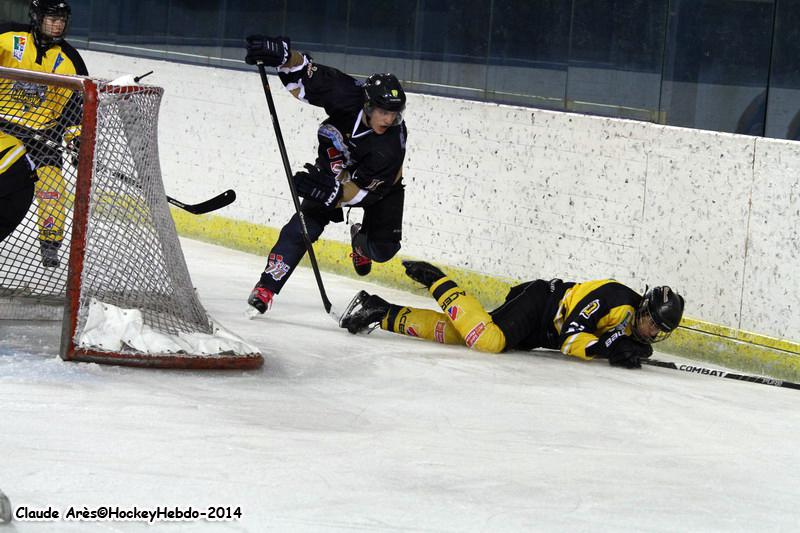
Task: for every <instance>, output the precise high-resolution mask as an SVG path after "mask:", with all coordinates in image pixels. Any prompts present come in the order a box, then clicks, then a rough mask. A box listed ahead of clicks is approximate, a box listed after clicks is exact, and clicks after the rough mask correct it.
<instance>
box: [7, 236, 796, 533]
mask: <svg viewBox="0 0 800 533" xmlns="http://www.w3.org/2000/svg"><path fill="white" fill-rule="evenodd" d="M182 242H183V246H184V252H185V254H186V256H187V260H188V263H189V268H190V270H191V272H192V276H193V280H194V283H195V285H196V287H197V288H198V292H199V294H200V297H201V300H202V301H203V303H204V304H205V305H206V307H207V308H208V310H209V312H210V313H211V314H212V316H214V317H215V318H216V319H217V320H218V321H219V322H221V323H222V324H224V325H225V326H227V327H228V328H229V329H232V330H234V331H236V332H237V333H239V334H240V335H242V336H244V337H245V338H246V339H247V340H249V341H251V342H253V343H255V344H257V345H258V346H259V347H260V348H261V349H262V351H263V353H264V356H265V361H266V362H265V365H264V367H263V368H262V369H261V370H258V371H250V372H238V371H237V372H213V371H212V372H188V371H159V370H145V369H131V368H120V367H111V366H98V365H94V364H75V363H66V362H63V361H61V360H60V359H59V358H58V356H57V355H56V352H57V338H58V332H57V331H55V329H54V330H53V331H52V332H49V333H43V332H41V331H39V330H34V329H31V328H25V327H14V328H12V327H9V326H6V325H0V327H2V328H4V331H3V332H1V333H0V346H2V347H0V405H1V406H2V411H1V412H0V458H2V462H1V463H0V489H2V490H3V491H4V492H5V493H6V494H7V495H8V496H9V498H10V499H11V502H12V504H13V505H14V507H23V506H24V507H27V508H28V509H31V510H34V509H36V510H43V509H48V508H50V509H57V510H59V511H60V512H62V513H63V512H65V511H66V510H68V509H69V508H70V507H74V508H76V509H79V510H83V509H84V508H86V509H89V510H91V509H94V508H96V507H98V506H102V505H105V506H119V507H120V508H123V509H132V508H134V507H136V508H138V509H154V508H156V507H157V506H164V507H170V508H174V507H179V508H181V509H187V508H189V507H190V506H191V507H192V508H193V509H197V510H201V511H204V510H206V509H207V508H209V507H224V508H228V507H229V508H231V509H232V510H234V509H236V508H239V509H240V510H241V518H240V519H238V520H235V521H227V522H208V521H204V520H198V521H189V522H179V523H169V524H167V523H158V524H156V525H155V526H151V525H148V524H146V523H145V522H92V523H87V522H66V521H63V520H59V521H55V522H45V523H36V522H22V521H18V520H15V521H13V522H11V523H9V524H0V532H2V533H5V532H7V531H8V532H12V531H14V532H29V531H139V530H142V531H144V530H147V531H151V530H153V528H154V527H155V528H156V529H158V530H162V529H163V530H166V531H231V532H242V531H252V532H257V531H381V532H382V531H387V532H391V531H431V532H478V531H637V532H641V531H660V532H674V531H726V532H730V531H748V532H751V531H796V530H797V528H798V523H800V481H798V480H800V460H798V459H799V457H798V442H799V441H800V430H799V429H798V428H800V409H799V408H798V406H799V405H800V394H798V392H797V391H792V390H788V389H780V388H776V387H769V386H764V385H759V384H751V383H744V382H738V381H731V380H720V379H715V378H711V377H708V376H700V375H690V374H685V373H681V372H676V371H673V370H669V369H662V368H655V367H645V368H643V369H641V370H638V371H631V370H625V369H618V368H612V367H609V366H608V364H607V363H606V362H605V361H593V362H582V361H578V360H573V359H568V358H566V357H564V356H561V355H560V354H557V353H552V352H540V353H511V354H505V355H501V356H488V355H482V354H479V353H473V352H471V351H469V350H467V349H466V348H460V347H447V346H440V345H436V344H433V343H427V342H424V341H418V340H416V339H409V338H402V337H400V336H397V335H392V334H389V333H385V332H382V331H376V332H374V333H373V334H371V335H359V336H353V335H350V334H348V333H347V332H345V331H344V330H340V329H338V327H337V325H336V324H335V322H334V321H333V320H331V318H330V317H329V316H328V315H327V314H326V313H325V312H324V310H323V308H322V304H321V301H320V297H319V293H318V292H317V288H316V285H315V283H314V279H313V275H312V273H311V272H310V271H309V270H305V269H303V270H299V271H298V272H297V273H296V274H295V276H294V277H293V279H292V280H291V282H290V283H289V284H288V285H287V287H286V289H285V290H284V292H283V293H282V294H281V295H280V296H279V297H278V299H277V300H276V304H275V306H274V308H273V310H272V311H271V312H270V313H269V314H268V316H266V317H265V318H258V319H255V320H247V319H246V318H245V316H244V310H245V303H244V302H245V299H246V297H247V294H248V292H249V290H250V288H251V286H252V285H253V283H254V282H255V281H256V279H257V277H258V274H259V272H260V271H261V269H262V268H263V261H264V260H263V258H261V257H258V256H254V255H248V254H244V253H240V252H236V251H231V250H228V249H224V248H219V247H215V246H211V245H208V244H203V243H199V242H195V241H189V240H184V241H182ZM323 276H324V279H325V283H326V288H327V290H328V292H329V296H330V298H331V300H332V301H333V302H334V305H335V306H337V307H339V308H340V309H341V308H342V307H343V306H344V305H346V303H347V302H348V301H349V299H350V298H351V297H352V296H353V294H355V292H357V290H359V289H361V288H365V289H367V290H369V291H376V292H378V293H379V294H381V295H384V296H385V297H387V299H389V300H390V301H393V302H396V303H410V304H415V305H426V306H431V307H433V305H434V302H433V301H432V300H431V299H429V298H426V297H424V295H422V293H420V294H408V293H403V292H399V291H395V290H390V289H385V288H382V287H377V286H374V285H370V284H368V283H365V282H363V281H361V280H354V279H349V278H342V277H337V276H333V275H329V274H324V273H323ZM656 355H657V356H658V357H660V358H662V359H667V360H675V361H677V360H678V359H677V358H675V357H673V356H670V355H667V354H656Z"/></svg>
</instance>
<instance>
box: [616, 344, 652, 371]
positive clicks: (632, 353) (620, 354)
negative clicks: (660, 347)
mask: <svg viewBox="0 0 800 533" xmlns="http://www.w3.org/2000/svg"><path fill="white" fill-rule="evenodd" d="M612 348H613V349H612V350H611V352H610V353H609V355H608V364H610V365H611V366H622V367H625V368H641V367H642V362H641V360H642V359H647V358H648V357H650V356H651V355H653V347H652V346H650V345H649V344H643V343H641V342H637V341H635V340H633V339H631V338H630V337H628V336H622V337H620V338H619V339H618V340H617V341H616V342H615V343H614V346H613V347H612Z"/></svg>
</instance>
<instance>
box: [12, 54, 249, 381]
mask: <svg viewBox="0 0 800 533" xmlns="http://www.w3.org/2000/svg"><path fill="white" fill-rule="evenodd" d="M162 94H163V89H161V88H159V87H153V86H144V85H130V84H125V85H116V84H114V83H113V82H112V83H109V82H106V81H104V80H99V79H92V78H85V77H72V76H61V75H55V74H45V73H39V72H31V71H26V70H19V69H11V68H3V67H0V132H2V133H5V134H7V135H12V136H15V137H17V138H18V139H19V140H20V141H22V142H23V144H25V146H26V149H27V153H28V156H29V157H30V159H31V160H32V161H33V163H34V164H35V165H36V166H37V171H36V172H37V176H38V178H39V182H38V184H37V192H36V199H35V201H34V203H33V205H32V206H31V208H30V210H29V211H28V214H27V216H26V218H25V219H24V220H23V222H22V223H21V224H20V225H19V227H18V228H17V229H16V230H15V231H14V233H12V234H11V235H9V237H8V238H7V239H5V240H4V241H3V242H2V243H0V320H3V319H6V320H9V319H10V320H42V319H46V318H51V317H53V318H56V319H58V318H61V319H62V335H61V348H60V355H61V357H62V358H63V359H65V360H68V361H82V362H95V363H108V364H118V365H128V366H142V367H159V368H186V369H251V368H258V367H260V366H261V365H262V364H263V357H262V356H261V354H260V353H259V351H258V349H257V348H255V347H254V346H252V345H250V344H248V343H247V342H245V341H244V340H242V339H241V338H239V337H237V336H236V335H234V334H232V333H231V332H229V331H227V330H225V329H224V328H222V327H221V326H220V325H219V324H217V323H216V322H214V320H213V319H212V318H211V317H210V316H209V315H208V313H207V312H206V311H205V309H204V308H203V306H202V304H201V303H200V301H199V299H198V297H197V295H196V293H195V291H194V288H193V286H192V283H191V279H190V277H189V273H188V269H187V267H186V262H185V259H184V257H183V253H182V251H181V248H180V243H179V241H178V236H177V232H176V230H175V225H174V222H173V221H172V218H171V216H170V212H169V206H168V204H167V201H166V194H165V190H164V185H163V182H162V177H161V170H160V164H159V158H158V140H157V133H158V110H159V106H160V102H161V97H162ZM76 133H77V134H79V135H78V136H79V139H80V142H79V148H78V149H75V146H76V143H75V141H74V139H73V137H74V136H75V134H76ZM43 241H48V242H55V243H58V244H56V247H57V250H58V252H59V253H60V254H61V261H60V262H59V264H58V266H55V267H53V266H45V265H44V263H43V260H42V257H41V256H40V254H41V253H42V249H43V247H44V246H45V245H43V244H42V242H43ZM59 309H63V318H62V315H61V313H59V312H58V310H59ZM54 310H55V311H54Z"/></svg>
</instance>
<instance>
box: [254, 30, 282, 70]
mask: <svg viewBox="0 0 800 533" xmlns="http://www.w3.org/2000/svg"><path fill="white" fill-rule="evenodd" d="M290 45H291V41H289V38H288V37H280V36H278V37H268V36H266V35H250V36H248V37H247V39H246V44H245V48H246V49H247V55H246V56H245V58H244V61H245V63H247V64H248V65H255V64H256V63H259V62H260V63H263V64H264V65H265V66H267V67H280V66H281V65H283V64H284V63H286V62H287V61H289V55H290V54H291V52H290Z"/></svg>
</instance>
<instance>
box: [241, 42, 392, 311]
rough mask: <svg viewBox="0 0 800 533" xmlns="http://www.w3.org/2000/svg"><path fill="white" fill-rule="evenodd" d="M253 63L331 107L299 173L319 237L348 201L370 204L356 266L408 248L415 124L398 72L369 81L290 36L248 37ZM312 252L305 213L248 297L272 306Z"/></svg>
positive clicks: (356, 246) (362, 271) (357, 236)
mask: <svg viewBox="0 0 800 533" xmlns="http://www.w3.org/2000/svg"><path fill="white" fill-rule="evenodd" d="M245 61H246V62H247V63H248V64H251V65H253V64H256V63H258V62H261V63H263V64H264V65H265V66H271V67H277V68H278V76H279V77H280V79H281V81H282V82H283V84H284V85H285V86H286V88H287V89H288V90H289V91H290V92H291V93H292V94H293V95H294V96H295V97H296V98H298V99H299V100H301V101H303V102H307V103H309V104H312V105H315V106H319V107H323V108H325V112H326V113H327V114H328V118H327V119H326V120H325V121H324V122H322V124H320V126H319V129H318V131H317V140H318V142H319V145H318V148H317V157H316V160H315V161H314V164H313V165H312V164H306V165H305V169H306V170H305V171H300V172H298V173H296V174H295V175H294V176H293V181H294V185H295V188H296V189H297V193H298V195H299V196H301V197H303V199H304V200H303V203H302V205H301V207H300V208H301V210H302V211H303V214H304V218H305V222H306V227H307V228H308V235H309V237H310V239H311V242H314V241H316V240H317V239H318V238H319V236H320V235H321V234H322V232H323V230H324V229H325V226H326V225H327V224H328V223H329V222H342V221H343V220H344V215H343V213H342V208H343V207H348V208H349V207H361V208H363V209H364V218H363V220H362V223H360V224H353V225H352V226H351V227H350V233H351V237H352V246H353V253H352V254H351V256H352V258H353V266H354V267H355V270H356V272H357V273H358V274H359V275H361V276H365V275H367V274H368V273H369V272H370V269H371V268H372V261H373V260H374V261H377V262H385V261H388V260H389V259H391V258H392V257H394V256H395V254H397V252H398V251H399V250H400V238H401V229H402V223H403V203H404V198H405V192H404V190H403V172H402V170H403V158H404V157H405V153H406V138H407V131H406V126H405V123H404V122H403V115H402V113H403V110H404V109H405V105H406V95H405V93H404V92H403V88H402V87H401V86H400V82H399V81H398V80H397V78H396V77H395V76H394V74H373V75H372V76H370V77H369V78H367V80H366V81H365V82H364V83H359V82H357V81H356V80H355V79H354V78H352V77H350V76H348V75H347V74H344V73H343V72H340V71H339V70H336V69H335V68H331V67H326V66H325V65H320V64H318V63H314V62H313V61H312V59H311V56H310V55H308V54H303V53H300V52H297V51H292V50H290V43H289V39H288V38H286V37H265V36H262V35H253V36H250V37H248V38H247V57H246V58H245ZM305 253H306V248H305V243H304V239H303V233H302V227H301V224H300V219H299V217H298V216H297V214H295V215H293V216H292V218H291V219H290V220H289V222H288V223H287V224H286V225H285V226H284V227H283V229H282V230H281V233H280V236H279V237H278V242H277V243H275V245H274V246H273V247H272V250H270V253H269V257H268V260H267V266H266V268H265V269H264V272H263V273H262V274H261V279H260V280H259V282H258V283H257V284H256V286H255V288H254V289H253V291H252V293H251V294H250V297H249V298H248V303H249V304H250V305H251V306H253V307H254V308H255V309H257V310H258V312H260V313H264V312H265V311H266V310H267V309H269V308H270V306H271V305H272V300H273V298H274V296H275V295H276V294H278V293H279V292H280V291H281V288H282V287H283V285H284V284H285V283H286V281H287V280H288V279H289V276H291V274H292V272H293V271H294V269H295V267H296V266H297V264H298V263H299V262H300V260H301V259H302V258H303V255H305Z"/></svg>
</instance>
